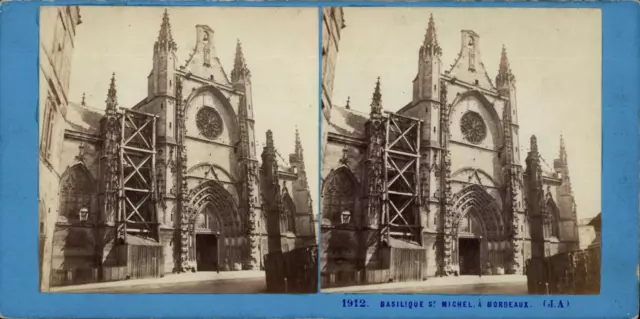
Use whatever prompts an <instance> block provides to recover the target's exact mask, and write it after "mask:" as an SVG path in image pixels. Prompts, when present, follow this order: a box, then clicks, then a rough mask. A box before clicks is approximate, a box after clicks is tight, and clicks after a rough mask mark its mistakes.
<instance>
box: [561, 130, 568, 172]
mask: <svg viewBox="0 0 640 319" xmlns="http://www.w3.org/2000/svg"><path fill="white" fill-rule="evenodd" d="M560 162H562V163H563V164H565V165H566V164H567V150H566V148H565V145H564V137H563V136H562V134H560Z"/></svg>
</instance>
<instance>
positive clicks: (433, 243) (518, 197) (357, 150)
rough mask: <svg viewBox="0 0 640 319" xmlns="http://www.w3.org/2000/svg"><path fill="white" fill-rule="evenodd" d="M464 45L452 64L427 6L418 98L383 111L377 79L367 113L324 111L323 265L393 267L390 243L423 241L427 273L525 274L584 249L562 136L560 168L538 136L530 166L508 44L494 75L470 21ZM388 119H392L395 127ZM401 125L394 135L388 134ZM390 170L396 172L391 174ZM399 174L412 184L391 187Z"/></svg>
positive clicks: (418, 246) (410, 245)
mask: <svg viewBox="0 0 640 319" xmlns="http://www.w3.org/2000/svg"><path fill="white" fill-rule="evenodd" d="M460 44H461V47H460V52H459V54H458V56H457V58H456V59H455V62H454V64H453V65H452V67H451V68H450V69H448V70H445V69H444V68H443V66H442V61H441V58H442V50H441V48H440V46H439V45H438V41H437V37H436V25H435V22H434V20H433V17H431V18H430V19H429V23H428V28H427V31H426V35H425V38H424V41H423V44H422V46H421V47H420V49H419V51H418V57H417V58H418V59H417V60H418V64H417V75H416V77H415V78H414V79H413V98H412V100H411V101H410V102H408V103H407V104H406V105H405V106H396V105H393V106H388V107H389V108H393V109H399V111H397V112H395V113H387V112H384V111H383V102H382V100H383V99H382V97H383V93H382V92H383V90H382V89H381V85H380V81H379V80H378V83H377V84H376V87H375V89H374V94H373V98H372V103H371V107H370V110H371V111H370V114H363V113H360V112H357V111H354V110H352V109H351V108H350V106H349V105H348V104H347V106H346V107H339V106H336V105H335V103H334V105H333V106H331V109H330V110H328V112H330V117H329V116H327V118H329V120H328V121H329V123H328V125H325V126H323V127H324V129H325V130H326V132H325V133H323V135H325V134H326V136H327V137H326V141H323V143H325V145H323V150H324V153H323V162H322V178H323V180H322V181H323V185H322V190H321V193H322V194H321V196H322V197H321V220H322V227H321V229H322V233H321V267H322V271H323V272H328V273H331V272H335V271H340V270H347V269H350V270H355V269H385V268H389V267H391V265H394V263H395V265H398V262H397V261H394V260H393V258H394V257H392V256H394V254H393V253H392V252H391V251H392V250H394V249H395V250H418V251H422V253H423V254H424V259H420V262H419V263H420V265H419V267H420V268H421V269H422V271H421V274H422V276H423V277H425V278H426V277H428V276H436V275H450V274H477V273H478V272H483V273H485V274H503V273H522V272H523V268H524V266H525V261H526V260H527V259H529V258H531V257H532V256H534V255H538V256H539V255H540V254H544V255H553V254H556V253H559V252H564V251H571V250H574V249H578V247H579V245H578V233H577V230H578V227H577V221H576V205H575V200H574V197H573V193H572V189H571V183H570V178H569V169H568V164H567V153H566V151H565V147H564V141H563V140H562V137H561V138H560V146H559V149H560V151H559V154H558V157H557V159H556V160H555V161H554V162H553V166H554V167H553V168H551V169H549V168H543V166H542V165H541V157H540V154H539V153H538V151H537V141H536V139H535V137H532V138H531V140H530V148H531V151H530V153H529V154H528V155H527V160H526V167H524V166H523V165H522V162H521V158H522V156H524V155H525V154H520V136H519V133H518V131H519V126H518V108H517V99H516V82H515V76H514V75H513V74H512V72H511V69H510V67H509V61H508V58H507V53H506V50H505V49H504V48H503V50H502V56H501V57H500V67H499V70H498V74H497V76H496V77H495V81H492V79H491V77H490V76H489V74H488V72H487V70H486V69H485V67H484V65H483V63H482V59H481V51H480V49H479V48H480V46H479V45H480V37H479V35H478V34H476V33H475V32H473V31H471V30H463V31H461V39H460ZM392 118H394V119H404V120H406V121H408V122H411V123H413V124H411V125H414V127H419V130H418V133H416V134H415V135H416V138H417V139H418V141H417V142H416V143H413V144H412V145H413V146H411V145H409V144H411V143H409V144H407V145H408V146H407V147H406V148H405V150H403V151H400V152H399V151H394V150H393V147H395V145H399V144H401V143H404V142H408V140H410V139H411V137H409V135H404V134H405V133H403V132H405V131H404V130H400V126H394V125H395V124H394V123H396V122H394V121H395V120H392ZM398 121H399V120H398ZM385 123H390V124H389V125H388V127H387V128H385ZM398 125H399V124H398ZM411 125H409V126H411ZM394 131H395V133H394ZM406 132H408V130H407V131H406ZM393 134H395V135H394V136H395V137H396V138H397V140H398V141H400V142H398V144H395V142H394V143H391V142H390V141H391V139H390V138H387V139H386V140H385V137H388V136H389V135H393ZM403 139H404V141H403ZM389 144H395V145H389ZM394 152H395V153H394ZM411 152H414V153H411ZM409 153H411V154H409ZM400 155H403V156H406V158H409V160H407V161H406V162H402V163H406V165H404V164H403V165H397V166H396V164H397V163H399V162H395V163H396V164H394V162H393V161H392V160H391V159H393V158H399V156H400ZM411 158H414V159H415V162H412V160H411ZM414 164H415V165H414ZM392 172H395V175H391V174H392ZM385 174H388V175H387V176H393V178H391V177H389V178H388V179H387V180H385V178H384V175H385ZM385 183H386V184H385ZM392 183H405V185H406V189H411V191H406V194H401V193H402V192H393V191H391V190H390V189H389V188H388V186H389V185H391V184H392ZM385 188H386V189H385ZM400 195H406V196H407V198H410V199H409V200H408V201H406V202H405V203H406V206H402V207H401V205H399V204H398V202H397V201H396V202H393V201H394V199H393V198H394V196H396V197H397V196H400ZM400 212H402V213H400ZM389 214H391V215H389ZM383 216H391V218H387V219H385V218H384V217H383ZM393 216H395V217H393ZM400 226H404V228H402V227H400ZM388 229H391V230H392V231H391V232H388ZM402 229H405V230H402ZM394 230H395V231H394ZM385 231H387V233H388V234H389V235H388V236H386V235H383V232H385ZM538 233H539V236H538ZM422 253H421V254H422ZM396 256H397V254H396Z"/></svg>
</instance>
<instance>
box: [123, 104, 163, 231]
mask: <svg viewBox="0 0 640 319" xmlns="http://www.w3.org/2000/svg"><path fill="white" fill-rule="evenodd" d="M117 116H118V120H119V121H120V137H119V138H120V140H119V144H118V148H119V150H118V154H119V161H118V163H119V165H118V170H119V181H118V195H119V203H118V213H117V218H116V231H117V236H118V239H119V240H120V241H121V242H123V243H126V241H127V234H131V233H137V234H144V235H145V236H146V237H148V238H149V239H152V240H156V241H158V240H159V237H158V236H159V231H158V227H159V222H158V217H157V212H156V205H155V201H156V193H155V192H156V189H155V180H156V174H155V169H156V167H155V163H156V124H157V116H156V115H153V114H147V113H143V112H139V111H134V110H130V109H126V108H120V110H119V112H118V114H117Z"/></svg>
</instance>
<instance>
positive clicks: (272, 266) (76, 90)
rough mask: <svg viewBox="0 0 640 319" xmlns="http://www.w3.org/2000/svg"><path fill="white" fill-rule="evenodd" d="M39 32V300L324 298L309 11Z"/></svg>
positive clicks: (62, 21)
mask: <svg viewBox="0 0 640 319" xmlns="http://www.w3.org/2000/svg"><path fill="white" fill-rule="evenodd" d="M39 25H40V40H39V41H40V45H39V50H40V54H39V70H40V75H39V81H40V82H39V83H40V105H39V114H38V116H39V127H40V134H39V135H40V136H39V138H40V152H39V195H38V197H39V235H40V241H39V243H40V247H39V261H40V290H41V291H42V292H67V293H68V292H72V293H75V292H83V293H86V292H94V293H316V292H317V288H318V275H317V273H318V251H317V238H318V237H317V235H318V234H317V230H318V218H317V213H318V212H317V208H316V207H317V205H318V204H317V203H318V200H319V199H318V198H317V194H319V190H318V185H319V181H318V177H317V176H318V167H319V144H318V141H319V140H320V135H319V125H320V123H319V121H318V120H319V117H318V115H317V114H318V112H319V105H318V94H319V93H318V73H319V70H318V68H319V66H318V61H319V59H320V57H319V50H318V49H319V48H318V43H319V39H318V37H319V30H318V9H317V8H293V7H291V8H275V7H273V8H257V7H256V8H249V7H244V8H243V7H170V8H162V7H118V6H86V7H85V6H80V7H78V6H65V7H56V6H43V7H41V8H40V24H39ZM34 227H35V225H34ZM34 275H35V274H34Z"/></svg>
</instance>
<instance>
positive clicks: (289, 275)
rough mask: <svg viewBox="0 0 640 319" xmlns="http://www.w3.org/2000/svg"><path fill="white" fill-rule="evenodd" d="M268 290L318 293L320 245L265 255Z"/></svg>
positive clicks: (273, 291) (272, 291) (274, 291)
mask: <svg viewBox="0 0 640 319" xmlns="http://www.w3.org/2000/svg"><path fill="white" fill-rule="evenodd" d="M265 274H266V281H267V291H268V292H271V293H316V292H317V291H318V247H317V246H315V245H314V246H310V247H302V248H297V249H294V250H292V251H289V252H285V253H283V252H273V253H269V254H267V255H266V256H265Z"/></svg>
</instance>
